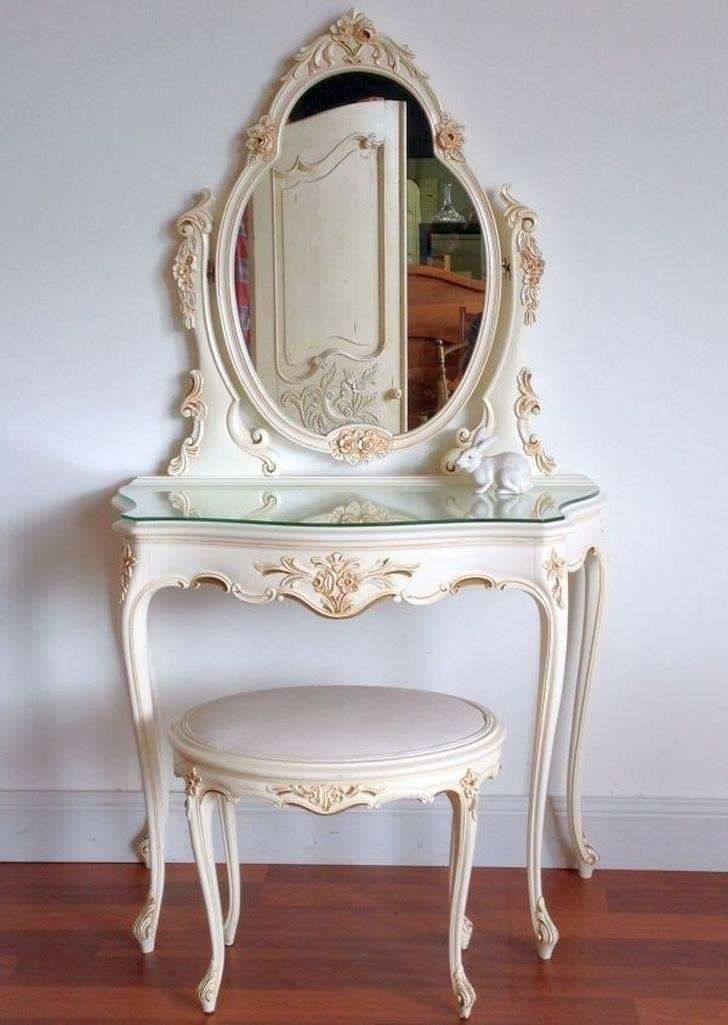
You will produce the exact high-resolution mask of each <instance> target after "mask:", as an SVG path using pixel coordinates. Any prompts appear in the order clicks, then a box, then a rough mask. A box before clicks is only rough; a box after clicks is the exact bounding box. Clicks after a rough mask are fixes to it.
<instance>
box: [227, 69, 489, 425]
mask: <svg viewBox="0 0 728 1025" xmlns="http://www.w3.org/2000/svg"><path fill="white" fill-rule="evenodd" d="M485 263H486V261H485V252H484V243H483V232H482V229H481V224H480V222H479V220H478V216H477V213H476V210H475V206H474V203H473V201H472V199H471V197H470V195H469V194H468V192H467V191H466V190H465V188H464V187H463V185H461V183H460V182H459V181H458V179H457V178H456V177H455V175H454V174H453V173H452V171H451V170H450V168H448V166H447V164H446V163H444V162H442V161H441V160H439V159H438V158H437V157H436V156H435V152H434V148H433V139H432V130H431V128H430V125H429V122H428V120H427V116H426V114H425V112H424V110H423V108H422V107H421V105H420V104H419V102H418V101H417V100H416V99H415V97H414V96H412V95H411V94H410V93H409V92H408V91H407V90H406V89H405V88H404V87H403V86H401V85H399V84H398V83H397V82H394V81H393V80H391V79H389V78H386V77H384V76H381V75H376V74H371V73H368V72H347V73H344V74H338V75H333V76H331V77H330V78H326V79H324V80H323V81H320V82H318V83H317V84H316V85H314V86H312V87H311V88H310V89H308V90H307V91H306V92H305V93H304V94H303V95H302V96H301V97H300V98H299V100H298V102H297V103H296V104H295V105H294V107H293V109H292V110H291V113H290V115H289V118H288V121H287V123H286V125H285V127H284V129H283V136H282V145H281V152H280V155H279V157H278V158H277V160H276V161H275V163H274V164H273V165H272V166H271V167H270V168H268V169H266V171H265V172H264V174H263V176H262V177H261V178H260V179H259V180H258V182H257V184H256V186H255V188H254V189H253V192H252V194H251V197H250V199H249V202H248V203H247V205H246V207H245V210H244V211H243V215H242V217H241V220H240V223H239V225H238V236H237V242H236V252H235V290H236V305H237V310H238V317H239V319H240V326H241V329H242V333H243V337H244V338H245V342H246V345H247V347H248V352H249V355H250V358H251V361H252V364H253V366H254V367H255V370H256V372H257V373H258V376H259V377H260V379H261V381H262V383H263V386H264V387H265V389H266V391H267V393H268V395H269V397H270V399H271V400H272V402H273V403H274V404H275V405H276V406H277V407H278V409H279V411H280V412H281V413H282V415H283V416H285V417H286V418H287V419H288V420H290V421H291V422H292V423H294V424H295V425H296V426H298V427H303V428H305V429H306V430H308V431H310V432H312V433H313V434H316V435H322V436H323V435H327V434H329V433H330V432H331V431H333V430H335V429H338V428H340V427H341V426H343V425H345V424H351V423H359V424H361V423H364V424H373V425H378V426H380V427H384V428H386V429H387V430H389V431H391V432H392V433H393V434H394V435H398V434H403V433H405V432H407V431H411V430H414V429H415V428H417V427H420V426H421V425H422V424H424V423H426V422H427V421H428V420H429V419H430V418H431V417H432V416H434V415H435V414H436V413H437V412H438V411H439V410H440V409H442V407H443V406H444V405H445V404H446V403H447V402H448V400H449V399H450V398H451V397H452V395H453V394H454V392H455V390H456V388H457V387H458V385H459V383H460V381H461V380H462V377H463V373H464V371H465V369H466V367H467V365H468V362H469V360H470V358H471V356H472V354H473V350H474V348H475V343H476V341H477V338H478V334H479V329H480V323H481V319H482V313H483V307H484V302H485V290H486V287H487V282H486V281H485Z"/></svg>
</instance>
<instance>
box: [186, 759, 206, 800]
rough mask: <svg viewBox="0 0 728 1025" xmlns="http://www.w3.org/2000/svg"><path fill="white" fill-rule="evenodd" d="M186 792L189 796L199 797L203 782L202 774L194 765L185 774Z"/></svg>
mask: <svg viewBox="0 0 728 1025" xmlns="http://www.w3.org/2000/svg"><path fill="white" fill-rule="evenodd" d="M184 779H185V794H186V795H187V796H188V797H197V794H198V793H199V791H200V783H201V782H202V780H201V778H200V774H199V772H198V771H197V769H195V767H194V766H193V767H192V768H191V769H190V771H189V772H188V773H187V775H186V776H185V778H184Z"/></svg>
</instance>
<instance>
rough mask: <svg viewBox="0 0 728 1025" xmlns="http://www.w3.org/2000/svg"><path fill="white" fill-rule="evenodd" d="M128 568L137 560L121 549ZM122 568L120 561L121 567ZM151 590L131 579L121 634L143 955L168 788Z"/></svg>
mask: <svg viewBox="0 0 728 1025" xmlns="http://www.w3.org/2000/svg"><path fill="white" fill-rule="evenodd" d="M124 557H125V558H126V560H127V564H128V565H130V566H132V567H133V566H134V565H135V564H136V561H137V560H136V559H135V558H134V556H133V555H132V553H131V549H130V548H128V546H125V549H124ZM122 565H123V563H122ZM153 593H154V588H152V587H151V586H149V585H147V586H146V587H144V586H142V587H134V586H133V581H130V582H129V584H128V587H127V590H126V592H125V595H124V601H123V604H122V610H121V634H122V645H123V649H124V660H125V663H126V673H127V680H128V684H129V699H130V702H131V711H132V720H133V723H134V732H135V735H136V742H137V751H138V754H139V766H140V769H141V775H142V784H143V787H144V801H145V804H146V809H147V832H148V836H147V837H146V838H145V839H146V840H147V843H146V844H145V845H144V846H143V847H141V848H138V849H139V852H140V854H141V853H142V852H144V853H145V854H146V858H145V860H146V862H147V865H148V867H149V890H148V893H147V898H146V900H145V902H144V906H143V907H142V910H141V912H140V913H139V915H138V916H137V919H136V921H135V922H134V927H133V931H134V935H135V936H136V938H137V940H138V941H139V945H140V946H141V949H142V951H143V952H144V953H145V954H148V953H151V951H153V950H154V942H155V938H156V934H157V924H158V922H159V912H160V910H161V906H162V894H163V892H164V820H165V809H166V805H167V801H166V790H167V788H166V785H165V781H164V759H163V755H162V749H161V744H160V738H159V730H158V721H157V713H156V708H155V699H154V688H153V684H152V678H151V672H150V666H149V648H148V635H147V613H148V609H149V602H150V599H151V597H152V594H153Z"/></svg>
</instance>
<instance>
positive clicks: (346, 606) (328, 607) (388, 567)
mask: <svg viewBox="0 0 728 1025" xmlns="http://www.w3.org/2000/svg"><path fill="white" fill-rule="evenodd" d="M309 563H310V568H309V567H306V566H302V565H301V564H300V563H299V562H297V561H296V559H295V558H294V557H293V556H291V555H284V556H282V558H281V560H280V562H279V563H278V564H266V563H256V564H255V566H256V569H257V570H258V571H259V572H260V573H262V574H263V576H280V577H281V580H280V584H279V586H278V594H279V595H284V596H285V595H289V596H295V595H296V594H297V593H298V591H297V589H296V588H297V585H299V584H308V585H309V586H310V587H311V589H312V590H313V592H314V594H315V595H316V596H317V598H318V602H319V604H320V606H321V608H322V610H323V611H324V613H325V614H326V615H328V616H333V617H341V616H348V615H351V614H353V612H354V611H355V606H354V595H356V594H358V593H359V592H360V591H361V589H362V588H363V586H364V585H365V584H370V585H372V586H373V587H374V589H375V590H376V591H377V592H379V594H380V595H394V594H396V593H397V592H396V591H395V590H392V589H391V584H392V581H393V578H396V577H411V576H412V574H413V573H414V572H415V570H416V569H417V567H416V566H400V565H397V563H395V562H392V560H391V559H389V558H384V559H377V561H376V562H375V563H374V565H373V566H371V567H370V568H369V569H367V568H365V567H363V566H362V564H361V561H360V560H359V559H357V558H354V557H351V556H346V555H342V554H341V552H332V553H331V554H330V555H314V556H312V557H311V558H310V559H309Z"/></svg>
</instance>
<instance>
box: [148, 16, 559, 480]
mask: <svg viewBox="0 0 728 1025" xmlns="http://www.w3.org/2000/svg"><path fill="white" fill-rule="evenodd" d="M367 70H369V71H372V72H375V73H376V74H378V75H385V76H387V77H389V78H391V79H393V80H394V81H396V82H398V83H399V84H401V85H402V86H404V87H405V88H406V89H407V90H408V91H409V92H410V93H412V94H413V95H414V97H415V98H416V99H417V100H419V102H420V104H421V105H422V107H423V109H424V111H425V113H426V115H427V118H428V120H429V122H430V125H431V127H432V131H433V140H434V146H435V152H436V154H437V155H438V156H439V157H440V159H441V160H442V161H443V162H446V163H447V166H448V168H449V170H451V171H452V173H453V174H454V175H455V176H456V177H457V178H458V179H459V181H460V182H461V183H462V184H463V185H464V187H465V188H466V190H467V191H468V193H469V194H470V196H471V198H472V201H473V205H474V207H475V210H476V212H477V215H478V217H479V219H480V223H481V228H482V233H483V240H484V245H485V269H486V272H485V277H486V282H487V288H486V304H485V308H484V311H483V316H482V321H481V326H480V333H479V337H478V341H477V344H476V347H475V351H474V353H473V358H472V359H471V360H470V363H469V364H468V367H467V369H466V371H465V374H464V377H463V380H462V382H461V384H460V386H459V387H458V389H457V390H456V392H455V394H454V395H453V397H452V398H451V399H450V401H449V402H448V403H447V405H446V406H445V407H444V408H443V409H441V410H440V411H439V412H438V413H437V414H436V415H435V416H433V417H432V419H430V420H429V421H427V422H426V423H425V424H423V425H422V426H420V427H417V428H416V429H414V430H412V431H410V432H408V433H406V434H401V435H397V436H392V435H391V434H389V432H387V431H385V430H382V429H380V428H376V427H372V426H370V425H364V424H361V425H357V424H353V425H349V426H345V427H341V428H339V429H337V430H336V431H334V432H332V434H330V435H328V436H325V437H317V436H315V435H313V434H312V433H310V432H309V431H306V430H305V429H303V428H301V427H298V426H297V425H296V424H294V423H293V422H292V421H291V420H289V419H287V418H286V417H284V416H283V415H282V414H281V412H280V411H279V409H278V408H277V407H276V406H275V405H274V404H273V402H272V401H271V399H270V398H269V396H268V395H267V393H266V392H265V389H264V388H263V386H262V384H261V381H260V379H259V378H258V375H257V374H256V372H255V370H254V369H253V366H252V363H251V361H250V357H249V355H248V352H247V348H246V345H245V340H244V338H243V335H242V331H241V328H240V323H239V319H238V316H237V309H236V305H235V290H234V255H235V240H236V234H237V228H238V224H239V221H240V217H241V215H242V211H243V209H244V207H245V203H246V201H247V199H248V197H249V196H250V195H251V192H252V189H253V187H254V186H255V184H256V182H257V181H258V180H259V178H260V176H261V174H262V173H263V172H264V170H265V169H266V168H267V167H269V166H270V165H271V164H272V163H273V162H274V161H275V159H276V156H277V152H278V149H279V146H280V140H281V134H282V130H283V127H284V125H285V122H286V119H287V116H288V114H289V112H290V111H291V109H292V107H293V106H294V104H295V103H296V101H297V99H298V98H299V97H300V96H301V95H302V93H303V92H305V91H306V90H307V89H308V88H309V87H310V86H311V85H312V84H313V83H314V82H316V81H318V80H321V79H324V78H327V77H330V76H332V75H339V74H341V73H345V72H347V71H367ZM464 142H465V139H464V129H463V126H462V125H461V124H459V123H458V122H457V120H456V119H455V118H454V117H453V116H452V115H451V114H449V113H448V112H447V111H446V110H445V108H444V107H443V105H442V104H441V102H440V100H439V99H438V97H437V95H436V94H435V92H434V90H433V89H432V87H431V86H430V84H429V82H428V80H427V76H426V75H425V74H424V72H422V71H421V70H420V69H419V67H418V66H417V65H416V64H415V61H414V55H413V53H412V51H411V50H409V48H408V47H406V46H403V45H401V44H397V43H395V42H394V41H393V40H391V39H389V38H388V37H387V36H384V35H382V34H381V33H380V32H378V31H377V29H376V27H375V26H374V25H373V23H372V22H371V21H370V20H369V19H368V18H366V17H365V16H364V15H363V14H360V13H358V12H356V11H355V10H351V11H349V12H348V13H347V14H345V15H344V16H343V17H341V18H339V19H338V21H336V22H335V23H334V24H333V25H332V26H331V27H330V28H329V30H328V31H327V32H325V33H323V34H322V35H321V36H319V37H317V38H316V39H314V40H313V41H312V42H311V43H309V44H308V45H306V46H304V47H303V48H302V49H300V50H299V51H298V53H297V54H296V55H295V57H294V58H293V61H292V63H291V65H290V67H289V68H288V70H287V71H286V72H285V74H284V75H283V78H282V83H281V86H280V88H279V89H278V92H277V93H276V95H275V97H274V99H273V102H272V104H271V106H270V109H269V110H268V112H267V113H265V114H263V115H262V116H261V117H260V118H259V120H258V121H257V122H256V123H255V124H254V125H253V126H252V127H250V128H248V129H247V131H246V132H245V135H244V148H245V151H246V164H245V167H244V169H243V170H242V172H241V173H240V175H239V176H238V178H237V180H236V181H235V183H234V185H233V187H232V189H231V191H230V194H229V196H228V199H227V202H226V204H225V207H224V210H223V213H222V217H221V219H220V222H219V228H218V231H217V244H216V256H215V262H214V265H213V264H211V263H210V260H209V251H210V240H211V235H212V232H213V228H214V216H213V209H214V204H213V198H212V194H211V193H210V192H209V191H208V190H205V191H204V192H203V193H202V194H201V196H200V198H199V200H198V202H197V203H196V204H195V205H194V206H193V207H192V208H191V209H190V210H188V211H186V212H185V213H184V214H183V215H182V216H181V217H180V218H179V220H178V222H177V228H178V231H179V233H180V235H181V236H182V239H181V242H180V244H179V247H178V249H177V254H176V258H175V261H174V268H173V272H174V277H175V280H176V283H177V287H178V290H179V300H180V310H181V313H182V318H183V322H184V325H185V327H186V328H188V329H190V330H192V331H193V332H194V336H195V340H196V346H197V367H196V368H195V369H194V370H192V371H191V372H190V373H191V389H190V391H189V394H188V395H187V397H186V398H185V400H184V401H183V403H182V406H181V413H182V415H183V416H185V417H188V418H190V419H191V420H192V429H191V431H190V433H189V435H188V437H187V438H186V439H185V440H184V441H183V443H182V446H181V449H180V453H179V455H178V456H177V457H175V458H174V459H173V460H172V461H171V462H170V464H169V466H168V473H169V474H171V475H175V476H186V477H195V478H201V477H203V478H209V477H214V478H221V477H225V478H235V479H240V478H250V479H260V477H261V475H266V476H272V475H278V474H284V475H285V476H286V477H309V478H312V477H322V476H323V477H328V478H331V477H334V476H337V477H339V476H343V475H351V474H352V473H361V469H360V468H359V469H353V468H355V467H360V464H364V465H365V467H366V469H367V471H368V472H369V473H370V474H376V476H377V478H381V477H391V476H400V477H402V476H411V475H417V476H422V475H432V474H440V473H449V472H453V470H454V466H453V460H454V456H455V455H456V454H457V451H458V450H459V449H460V448H462V447H464V446H465V445H466V444H467V442H468V439H469V438H470V436H471V434H472V431H473V430H474V429H475V428H476V427H478V426H482V425H486V426H487V428H488V430H489V431H492V432H494V433H496V434H497V436H498V445H497V449H498V450H512V451H523V452H524V453H525V454H526V455H527V456H528V457H529V458H530V459H531V460H532V461H533V470H534V472H535V473H537V474H545V473H550V472H551V471H552V470H553V469H554V462H553V460H552V459H551V457H550V456H548V455H547V454H546V453H545V452H544V450H543V448H542V446H541V443H540V441H539V440H538V438H537V437H536V435H535V434H533V433H532V431H531V426H530V420H531V417H532V416H533V415H534V414H537V413H538V412H540V406H539V401H538V398H537V396H536V395H535V393H534V391H533V388H532V384H531V371H530V370H529V369H528V367H525V366H521V365H520V359H519V352H518V350H519V338H520V329H521V326H522V325H531V324H533V323H534V322H535V319H536V313H537V311H538V305H539V283H540V279H541V275H542V273H543V269H544V262H543V258H542V256H541V253H540V250H539V248H538V245H537V244H536V241H535V238H534V229H535V227H536V214H535V213H534V211H533V210H531V209H530V208H529V207H527V206H525V205H523V204H521V203H519V202H517V201H516V200H514V199H513V197H512V196H511V193H510V186H508V185H504V186H503V187H502V188H501V190H500V191H499V193H498V194H497V196H496V197H494V202H493V204H492V205H491V202H490V201H489V199H488V197H487V195H486V193H485V192H484V191H483V189H482V188H481V186H480V185H479V184H478V181H477V179H476V177H475V175H474V174H473V172H472V171H471V170H470V168H469V167H468V165H467V163H466V161H465V158H464ZM211 279H214V281H215V283H216V288H215V293H214V300H213V296H212V294H211ZM384 456H386V458H384V459H383V458H381V457H384Z"/></svg>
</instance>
